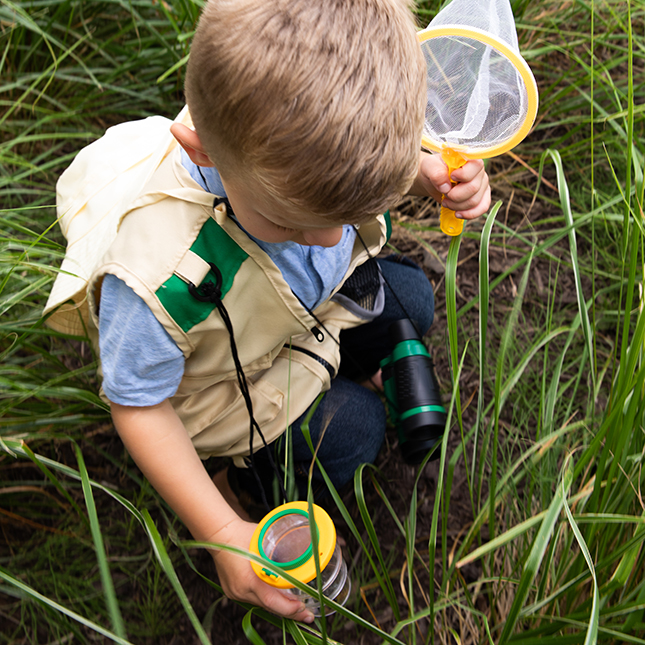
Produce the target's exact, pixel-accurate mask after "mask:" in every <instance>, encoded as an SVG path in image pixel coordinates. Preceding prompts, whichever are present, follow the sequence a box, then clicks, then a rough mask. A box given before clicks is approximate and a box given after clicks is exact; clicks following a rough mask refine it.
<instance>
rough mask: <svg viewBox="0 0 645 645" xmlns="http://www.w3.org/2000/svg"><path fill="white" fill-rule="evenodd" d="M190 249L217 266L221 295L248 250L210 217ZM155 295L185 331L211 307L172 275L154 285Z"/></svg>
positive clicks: (210, 273) (209, 274)
mask: <svg viewBox="0 0 645 645" xmlns="http://www.w3.org/2000/svg"><path fill="white" fill-rule="evenodd" d="M190 250H191V251H192V252H193V253H196V254H197V255H199V257H200V258H202V260H206V262H212V263H213V264H214V265H215V266H217V268H218V269H219V270H220V272H221V273H222V299H223V298H224V296H225V295H226V294H227V293H228V291H229V289H230V288H231V285H232V284H233V280H234V279H235V274H236V273H237V272H238V270H239V268H240V266H241V265H242V262H244V260H246V258H247V257H248V254H247V253H246V252H245V251H243V250H242V249H241V248H240V247H239V246H238V245H237V244H236V243H235V242H234V241H233V240H232V239H231V238H230V237H229V236H228V235H227V234H226V233H225V232H224V230H223V229H222V228H221V226H220V225H219V224H218V223H217V222H216V221H215V220H213V219H210V218H209V219H208V220H206V222H205V223H204V225H203V226H202V230H201V231H200V232H199V235H198V236H197V239H196V240H195V241H194V242H193V245H192V246H191V247H190ZM207 280H211V281H215V276H213V275H212V272H209V273H208V274H207V275H206V277H205V278H204V282H206V281H207ZM155 295H156V296H157V298H159V301H160V302H161V304H162V305H163V306H164V308H165V310H166V311H167V312H168V313H169V314H170V316H171V317H172V319H173V320H174V321H175V322H176V323H177V324H178V325H179V327H181V329H183V330H184V331H185V332H188V331H189V330H190V329H192V328H193V327H194V326H195V325H197V324H199V323H200V322H202V321H203V320H206V318H208V316H209V315H210V313H211V312H212V311H213V309H215V303H212V302H201V301H199V300H197V299H196V298H193V296H191V295H190V293H189V291H188V285H187V284H186V283H185V282H184V281H183V280H182V279H181V278H179V277H177V276H176V275H172V276H170V278H168V280H166V281H165V282H164V283H163V284H162V285H161V286H160V287H159V288H158V289H157V291H156V294H155Z"/></svg>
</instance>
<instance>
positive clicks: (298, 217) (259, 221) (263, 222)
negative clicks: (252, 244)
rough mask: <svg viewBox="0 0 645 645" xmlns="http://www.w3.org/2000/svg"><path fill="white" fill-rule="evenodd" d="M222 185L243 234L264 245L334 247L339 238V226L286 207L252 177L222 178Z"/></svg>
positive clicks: (340, 231) (341, 228)
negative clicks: (269, 243) (265, 243)
mask: <svg viewBox="0 0 645 645" xmlns="http://www.w3.org/2000/svg"><path fill="white" fill-rule="evenodd" d="M222 184H223V185H224V189H225V190H226V195H227V197H228V200H229V201H230V203H231V206H232V208H233V212H234V213H235V217H236V218H237V220H238V222H239V223H240V224H241V225H242V227H243V228H244V230H245V231H246V232H247V233H250V234H251V235H253V237H256V238H258V239H259V240H262V241H264V242H287V241H289V240H290V241H292V242H296V243H297V244H302V245H304V246H314V245H315V246H335V245H336V244H338V242H340V239H341V237H342V235H343V227H342V226H341V225H339V224H335V225H333V226H330V223H329V221H327V220H326V219H325V218H323V217H319V216H316V215H312V214H311V213H307V212H303V211H299V210H298V209H297V208H296V207H295V206H294V207H288V206H285V205H284V204H282V203H280V202H278V201H277V200H276V199H275V198H274V197H272V196H271V195H270V194H269V193H268V191H267V190H266V188H264V186H262V184H261V183H260V182H259V181H257V180H256V179H253V178H248V177H246V178H243V179H242V178H239V179H238V178H235V179H232V180H227V179H224V177H222Z"/></svg>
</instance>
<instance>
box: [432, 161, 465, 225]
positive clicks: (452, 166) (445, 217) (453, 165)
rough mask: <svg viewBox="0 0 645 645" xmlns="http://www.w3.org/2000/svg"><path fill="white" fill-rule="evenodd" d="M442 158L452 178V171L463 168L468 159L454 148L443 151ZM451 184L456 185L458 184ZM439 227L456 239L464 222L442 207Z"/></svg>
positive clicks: (453, 212)
mask: <svg viewBox="0 0 645 645" xmlns="http://www.w3.org/2000/svg"><path fill="white" fill-rule="evenodd" d="M441 158H442V159H443V161H444V163H445V164H446V166H448V175H449V176H452V171H453V170H457V168H461V167H462V166H463V165H464V164H465V163H466V161H468V159H466V157H464V156H463V155H462V154H460V153H459V152H457V151H456V150H453V149H452V148H444V149H443V150H442V151H441ZM451 183H452V184H453V185H454V184H456V183H457V182H453V181H452V180H451ZM439 225H440V226H441V230H442V231H443V232H444V233H445V234H446V235H450V236H451V237H454V236H456V235H459V234H460V233H461V231H462V230H463V228H464V220H463V219H459V218H457V217H455V211H452V210H450V209H449V208H446V207H445V206H442V207H441V216H440V220H439Z"/></svg>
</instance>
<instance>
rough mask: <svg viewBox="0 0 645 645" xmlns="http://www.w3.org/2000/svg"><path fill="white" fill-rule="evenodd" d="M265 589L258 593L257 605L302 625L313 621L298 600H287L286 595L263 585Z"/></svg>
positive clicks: (311, 615)
mask: <svg viewBox="0 0 645 645" xmlns="http://www.w3.org/2000/svg"><path fill="white" fill-rule="evenodd" d="M264 587H265V589H260V590H259V593H258V601H259V602H258V604H259V605H261V606H263V607H265V608H266V609H268V610H269V611H270V612H272V613H274V614H278V616H284V617H285V618H291V619H292V620H298V621H301V622H304V623H311V622H313V620H314V615H313V614H312V613H311V611H309V610H308V609H305V604H304V602H303V601H302V600H299V599H298V598H295V597H293V598H289V594H288V593H284V592H280V591H278V590H277V589H273V588H271V587H269V586H268V585H264Z"/></svg>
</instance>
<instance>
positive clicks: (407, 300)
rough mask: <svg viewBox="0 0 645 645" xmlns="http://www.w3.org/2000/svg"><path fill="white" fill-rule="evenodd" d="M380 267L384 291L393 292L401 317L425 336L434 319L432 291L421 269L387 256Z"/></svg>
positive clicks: (403, 258) (402, 259)
mask: <svg viewBox="0 0 645 645" xmlns="http://www.w3.org/2000/svg"><path fill="white" fill-rule="evenodd" d="M380 265H381V271H382V273H383V276H384V278H385V280H386V283H387V285H389V287H388V286H386V290H388V289H391V291H393V292H394V294H395V295H396V299H397V300H398V301H399V302H400V303H401V305H402V307H403V309H404V311H405V315H404V316H402V317H409V318H411V319H412V320H414V321H415V322H416V323H417V325H418V327H419V331H420V332H421V334H425V333H426V332H427V331H428V330H429V329H430V326H431V325H432V321H433V319H434V291H433V289H432V284H431V283H430V280H429V279H428V277H427V276H426V274H425V273H424V271H423V269H421V267H419V266H418V265H416V264H415V263H414V262H412V261H411V260H409V259H408V258H405V257H402V256H388V257H387V258H384V260H382V261H381V262H380ZM390 295H391V294H390ZM397 304H398V303H397Z"/></svg>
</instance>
